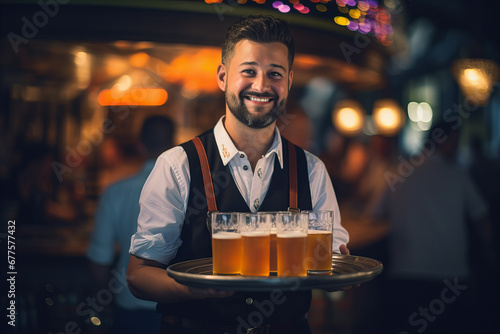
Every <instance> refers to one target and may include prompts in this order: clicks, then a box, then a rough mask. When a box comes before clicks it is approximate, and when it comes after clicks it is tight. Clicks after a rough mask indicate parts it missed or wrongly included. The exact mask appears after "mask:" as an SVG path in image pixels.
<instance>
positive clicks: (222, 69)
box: [217, 63, 227, 92]
mask: <svg viewBox="0 0 500 334" xmlns="http://www.w3.org/2000/svg"><path fill="white" fill-rule="evenodd" d="M226 76H227V69H226V65H224V64H222V63H220V64H219V67H217V84H218V85H219V88H220V90H221V91H223V92H225V91H226V80H227V77H226Z"/></svg>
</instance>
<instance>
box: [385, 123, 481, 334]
mask: <svg viewBox="0 0 500 334" xmlns="http://www.w3.org/2000/svg"><path fill="white" fill-rule="evenodd" d="M458 140H459V129H458V127H457V126H456V123H452V122H445V121H441V122H439V123H438V124H436V125H435V127H434V128H433V129H432V130H431V131H429V138H428V140H427V141H426V144H425V145H424V149H423V150H422V152H421V154H420V155H419V156H418V159H417V157H414V158H410V159H407V161H406V165H405V168H406V172H405V173H403V174H404V175H398V177H396V178H395V179H394V180H393V183H392V186H391V189H392V190H391V191H388V193H387V196H386V197H385V198H384V200H383V201H382V203H381V206H380V207H379V208H380V211H379V214H381V213H383V214H382V215H380V216H382V217H383V216H386V217H387V218H388V219H389V222H390V232H389V237H388V238H389V239H388V245H389V247H388V248H389V250H388V257H389V258H388V263H387V264H386V268H387V276H388V280H387V290H386V291H385V299H386V302H387V305H386V308H384V311H385V312H386V314H385V316H384V318H383V319H382V321H383V322H384V325H385V326H384V327H386V331H385V332H390V333H400V332H415V331H417V332H418V333H422V332H425V333H481V332H482V328H481V327H482V326H483V325H484V324H483V323H481V322H479V321H478V318H477V315H478V313H477V312H478V310H480V308H479V307H478V306H481V305H479V304H477V301H478V300H477V298H476V297H477V296H476V295H475V293H474V292H475V291H474V290H475V287H474V285H473V284H472V282H471V268H470V263H469V255H470V247H469V243H470V233H475V234H476V235H477V237H478V238H479V239H480V240H482V243H481V246H484V248H483V251H482V256H486V255H488V253H485V250H486V251H490V249H489V248H488V245H489V244H490V242H489V219H488V208H487V206H486V203H485V202H484V200H483V199H482V197H481V196H480V194H479V192H478V190H477V189H476V186H475V185H474V183H473V182H472V180H471V178H470V177H469V176H468V174H467V173H466V172H465V171H462V170H460V169H459V167H458V166H457V165H456V163H455V159H456V153H457V148H458ZM401 164H403V162H401ZM398 170H403V166H401V165H400V166H399V168H398ZM469 228H470V229H469ZM472 260H473V259H472Z"/></svg>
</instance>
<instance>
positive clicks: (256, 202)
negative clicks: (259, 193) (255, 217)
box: [253, 198, 260, 210]
mask: <svg viewBox="0 0 500 334" xmlns="http://www.w3.org/2000/svg"><path fill="white" fill-rule="evenodd" d="M259 205H260V201H259V199H258V198H257V199H255V201H253V207H254V208H255V210H257V209H258V208H259Z"/></svg>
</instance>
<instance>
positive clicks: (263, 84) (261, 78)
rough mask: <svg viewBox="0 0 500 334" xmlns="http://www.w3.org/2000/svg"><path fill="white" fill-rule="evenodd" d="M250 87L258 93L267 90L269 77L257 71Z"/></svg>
mask: <svg viewBox="0 0 500 334" xmlns="http://www.w3.org/2000/svg"><path fill="white" fill-rule="evenodd" d="M252 88H253V89H254V90H255V91H257V92H260V93H264V92H267V91H269V78H268V77H267V75H266V74H265V73H259V74H257V75H256V76H255V78H254V82H253V84H252Z"/></svg>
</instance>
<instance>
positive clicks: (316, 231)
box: [307, 230, 332, 234]
mask: <svg viewBox="0 0 500 334" xmlns="http://www.w3.org/2000/svg"><path fill="white" fill-rule="evenodd" d="M307 234H332V232H331V231H321V230H309V231H307Z"/></svg>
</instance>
